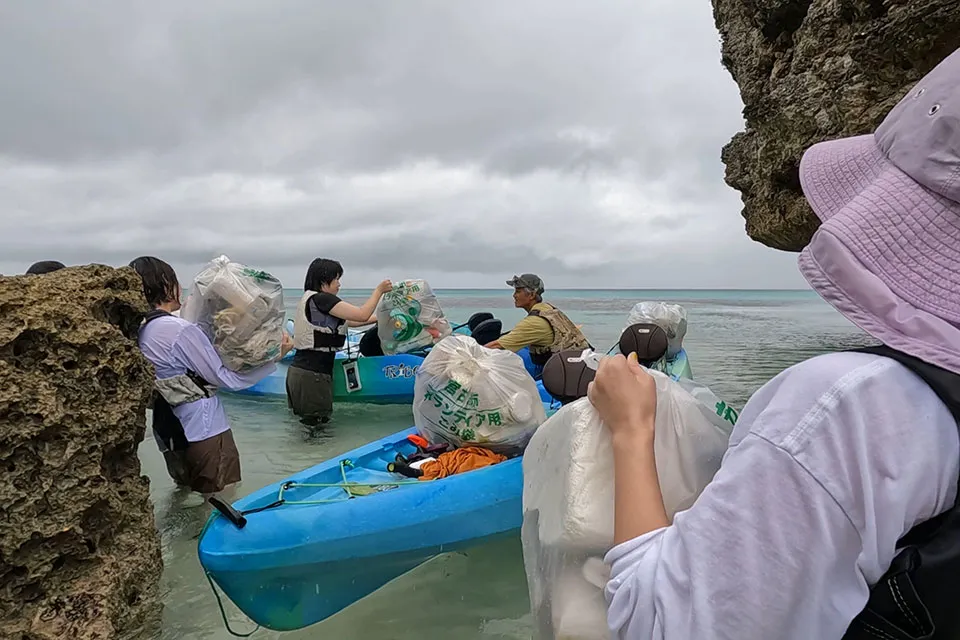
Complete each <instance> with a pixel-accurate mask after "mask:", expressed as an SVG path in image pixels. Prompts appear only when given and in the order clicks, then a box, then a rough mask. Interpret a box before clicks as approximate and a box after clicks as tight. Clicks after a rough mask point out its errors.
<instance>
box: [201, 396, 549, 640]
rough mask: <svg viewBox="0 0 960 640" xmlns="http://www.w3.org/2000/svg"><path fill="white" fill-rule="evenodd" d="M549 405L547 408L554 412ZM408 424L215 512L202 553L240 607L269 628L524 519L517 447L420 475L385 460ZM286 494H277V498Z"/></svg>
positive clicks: (294, 621)
mask: <svg viewBox="0 0 960 640" xmlns="http://www.w3.org/2000/svg"><path fill="white" fill-rule="evenodd" d="M553 411H555V409H552V410H551V411H550V413H552V412H553ZM414 433H416V429H415V428H410V429H406V430H404V431H401V432H399V433H395V434H392V435H389V436H387V437H385V438H381V439H380V440H377V441H375V442H371V443H370V444H367V445H364V446H362V447H360V448H358V449H355V450H353V451H350V452H348V453H345V454H343V455H341V456H338V457H336V458H333V459H331V460H327V461H325V462H322V463H320V464H318V465H316V466H314V467H311V468H310V469H307V470H305V471H302V472H300V473H298V474H296V475H294V476H291V477H290V478H288V479H286V480H283V481H281V482H278V483H275V484H273V485H270V486H268V487H265V488H263V489H261V490H260V491H257V492H256V493H254V494H251V495H250V496H247V497H246V498H243V499H242V500H239V501H237V502H236V503H235V504H234V505H233V506H234V508H235V509H236V510H238V511H240V512H247V511H254V510H259V511H255V512H253V513H247V514H246V515H245V516H244V517H245V519H246V523H245V525H244V526H243V528H240V527H238V526H236V525H235V524H234V523H232V522H231V521H230V520H229V519H228V518H226V517H224V516H223V515H221V514H220V513H219V512H216V511H215V512H214V515H212V516H211V518H210V520H209V521H208V522H207V526H206V527H205V529H204V531H203V533H202V534H201V535H200V541H199V544H198V554H199V557H200V564H201V565H203V568H204V570H205V571H206V572H207V574H208V575H209V576H210V578H211V579H212V580H213V581H214V582H215V583H216V584H217V585H219V587H220V588H221V589H222V590H223V591H224V593H226V594H227V596H228V597H229V598H230V600H232V601H233V603H234V604H236V605H237V607H239V608H240V609H241V610H242V611H243V612H244V613H245V614H246V615H247V616H249V617H250V618H251V619H252V620H253V621H255V622H256V623H258V624H260V625H261V626H264V627H267V628H268V629H273V630H275V631H290V630H293V629H301V628H303V627H306V626H309V625H311V624H314V623H317V622H320V621H321V620H324V619H326V618H328V617H330V616H332V615H333V614H335V613H337V612H338V611H340V610H341V609H343V608H345V607H347V606H349V605H350V604H352V603H354V602H356V601H357V600H359V599H360V598H363V597H364V596H366V595H368V594H370V593H372V592H373V591H375V590H377V589H378V588H380V587H381V586H383V585H384V584H386V583H387V582H389V581H390V580H393V579H394V578H396V577H398V576H400V575H402V574H404V573H406V572H407V571H409V570H411V569H413V568H414V567H416V566H418V565H420V564H422V563H423V562H426V561H427V560H429V559H430V558H432V557H434V556H436V555H439V554H441V553H444V552H447V551H456V550H459V549H464V548H467V547H471V546H474V545H477V544H481V543H484V542H486V541H489V540H492V539H495V538H497V537H500V536H507V535H513V534H515V533H516V531H517V530H518V529H519V527H520V523H521V520H522V505H521V499H522V495H523V474H522V467H521V463H522V458H521V457H517V458H512V459H510V460H506V461H504V462H500V463H498V464H495V465H492V466H489V467H485V468H482V469H476V470H473V471H468V472H465V473H460V474H457V475H453V476H450V477H447V478H443V479H439V480H430V481H420V480H412V479H408V478H405V477H403V476H401V475H399V474H396V473H390V472H388V471H387V465H388V464H389V463H391V462H393V461H394V460H395V458H396V455H397V454H398V453H401V454H404V455H405V456H409V455H411V454H413V453H414V452H415V451H416V447H415V446H414V445H413V444H412V443H410V441H409V440H407V436H408V435H410V434H414ZM281 498H282V500H283V502H282V503H279V504H278V502H279V501H280V499H281Z"/></svg>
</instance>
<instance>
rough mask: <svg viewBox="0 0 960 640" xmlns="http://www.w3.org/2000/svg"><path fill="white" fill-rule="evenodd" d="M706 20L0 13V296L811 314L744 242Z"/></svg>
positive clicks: (758, 249) (612, 9) (105, 0)
mask: <svg viewBox="0 0 960 640" xmlns="http://www.w3.org/2000/svg"><path fill="white" fill-rule="evenodd" d="M741 106H742V105H741V103H740V98H739V95H738V92H737V87H736V85H735V84H734V83H733V81H732V79H731V78H730V76H729V74H728V73H727V72H726V71H725V70H723V68H722V67H721V66H720V48H719V37H718V35H717V32H716V29H715V27H714V25H713V18H712V14H711V6H710V2H709V0H643V1H642V2H637V1H636V0H604V1H603V2H599V3H586V2H573V1H571V0H511V1H510V2H507V1H506V0H503V1H500V0H495V1H494V2H472V1H467V0H458V1H456V2H451V1H449V0H435V1H434V2H426V1H419V0H402V1H397V0H383V1H376V0H362V1H358V2H349V1H343V0H337V1H333V0H304V1H302V2H293V1H289V2H288V1H283V0H270V1H269V2H266V1H263V0H256V1H254V0H204V1H203V2H189V3H187V2H179V1H163V2H158V1H156V0H148V1H147V0H144V1H141V0H101V1H99V2H95V3H85V2H58V3H56V4H55V5H53V4H52V3H48V2H46V1H41V0H31V1H29V2H5V3H3V4H2V5H0V272H2V273H5V274H10V273H22V272H23V271H24V270H25V269H26V267H27V266H28V265H29V264H30V263H31V262H33V261H35V260H40V259H59V260H61V261H63V262H66V263H68V264H86V263H89V262H101V263H106V264H114V265H120V264H126V263H127V262H129V261H130V259H132V258H134V257H136V256H138V255H142V254H152V255H157V256H159V257H161V258H164V259H166V260H168V261H169V262H171V263H172V264H173V265H174V266H175V267H176V268H177V270H178V272H179V275H180V278H181V280H183V281H185V282H188V281H189V280H190V278H191V277H192V275H193V273H195V271H196V270H197V268H198V267H199V266H200V265H201V264H202V263H203V262H205V261H207V260H209V259H210V258H212V257H214V256H216V255H218V254H220V253H226V254H227V255H229V256H230V257H231V258H233V259H235V260H238V261H242V262H246V263H248V264H251V265H253V266H257V267H260V268H265V269H267V270H271V271H272V272H273V273H275V274H276V275H277V276H279V277H280V278H281V279H282V280H283V281H284V284H285V285H286V286H291V287H297V286H301V285H302V283H303V273H304V271H305V269H306V265H307V264H308V263H309V262H310V260H312V259H313V258H314V257H317V256H325V257H332V258H336V259H339V260H340V261H341V262H342V263H343V265H344V267H345V269H346V275H345V277H344V281H343V283H344V286H347V287H351V286H352V287H364V286H370V285H373V284H375V283H376V282H378V281H379V280H380V279H382V278H385V277H388V278H392V279H401V278H415V277H425V278H428V279H429V280H430V281H431V284H433V285H434V286H439V287H451V286H453V287H456V286H462V287H474V286H480V287H483V286H503V282H504V280H505V279H506V278H507V277H509V276H511V275H513V274H514V273H519V272H524V271H533V272H536V273H539V274H540V275H541V276H542V277H543V278H544V280H545V281H546V283H547V286H548V288H549V287H581V286H586V287H598V288H600V287H653V288H675V287H702V288H712V287H730V288H739V287H743V288H754V287H774V288H776V287H787V288H795V287H803V286H805V285H804V283H803V280H802V279H801V278H800V276H799V275H798V274H797V270H796V255H795V254H787V253H781V252H778V251H775V250H773V249H768V248H766V247H763V246H761V245H759V244H757V243H754V242H752V241H750V240H749V239H748V238H747V237H746V234H745V233H744V230H743V219H742V218H741V216H740V208H741V207H740V198H739V194H738V193H737V192H736V191H734V190H733V189H731V188H729V187H727V186H726V185H725V184H724V182H723V165H722V163H721V162H720V149H721V147H722V146H723V145H724V144H725V143H726V142H727V141H728V140H729V138H730V137H731V136H732V135H733V134H734V133H736V132H737V131H738V130H739V129H741V128H742V120H741V115H740V110H741Z"/></svg>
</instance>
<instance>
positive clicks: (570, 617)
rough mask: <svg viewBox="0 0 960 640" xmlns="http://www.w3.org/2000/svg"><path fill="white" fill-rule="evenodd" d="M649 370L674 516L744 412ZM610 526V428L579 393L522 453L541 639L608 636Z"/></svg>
mask: <svg viewBox="0 0 960 640" xmlns="http://www.w3.org/2000/svg"><path fill="white" fill-rule="evenodd" d="M649 373H650V375H651V376H653V377H654V380H655V382H656V386H657V415H656V421H655V426H654V455H655V457H656V461H657V476H658V478H659V480H660V489H661V492H662V494H663V502H664V507H665V508H666V513H667V517H668V518H669V519H670V521H672V520H673V517H674V515H675V514H676V513H678V512H680V511H683V510H685V509H688V508H689V507H690V506H691V505H693V503H694V501H695V500H696V499H697V497H698V496H699V495H700V493H701V492H702V491H703V489H704V488H705V487H706V485H707V483H709V482H710V480H712V479H713V476H714V474H715V473H716V472H717V470H718V469H719V468H720V461H721V459H722V458H723V454H724V452H725V451H726V449H727V444H728V442H729V439H730V433H731V431H732V430H733V425H734V423H735V422H736V419H737V413H736V411H735V410H734V409H733V408H732V407H730V406H729V405H727V404H726V403H725V402H723V401H721V400H720V399H719V398H717V397H716V396H715V395H714V394H713V392H711V391H710V389H708V388H707V387H706V386H704V385H702V384H700V383H698V382H695V381H693V380H689V379H686V378H681V379H680V380H679V381H675V380H673V379H672V378H670V377H669V376H667V375H665V374H663V373H660V372H659V371H649ZM613 525H614V467H613V444H612V440H611V435H610V431H609V430H608V429H607V428H606V427H605V426H604V425H603V423H602V422H601V421H600V417H599V415H598V414H597V411H596V409H595V408H594V407H593V405H592V404H591V403H590V400H589V399H588V398H581V399H580V400H577V401H576V402H573V403H571V404H568V405H566V406H564V407H563V408H561V409H560V410H559V411H558V412H557V413H556V414H555V415H553V416H552V417H551V418H550V419H549V420H547V421H546V422H545V423H544V424H543V425H541V427H540V428H539V429H538V430H537V432H536V433H535V434H534V436H533V438H532V439H531V440H530V443H529V444H528V446H527V449H526V451H525V453H524V457H523V526H522V528H521V542H522V545H523V560H524V566H525V569H526V572H527V584H528V588H529V591H530V603H531V609H532V611H533V613H534V617H535V618H536V625H535V626H536V629H537V633H538V634H539V635H538V637H541V638H570V639H577V640H593V639H594V638H596V639H598V640H599V639H601V638H603V639H606V638H608V631H607V628H606V624H605V620H606V606H605V602H604V599H603V587H604V586H605V584H606V580H607V578H608V577H609V576H608V572H607V569H606V567H605V565H604V564H603V562H602V560H603V556H604V555H605V554H606V552H607V551H609V550H610V548H611V547H612V546H613ZM601 620H602V621H604V624H599V622H598V621H601Z"/></svg>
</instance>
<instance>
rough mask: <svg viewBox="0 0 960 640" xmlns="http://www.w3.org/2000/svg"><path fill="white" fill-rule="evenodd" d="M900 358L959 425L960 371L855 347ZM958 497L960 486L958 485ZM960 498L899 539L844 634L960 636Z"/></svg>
mask: <svg viewBox="0 0 960 640" xmlns="http://www.w3.org/2000/svg"><path fill="white" fill-rule="evenodd" d="M854 351H860V352H864V353H872V354H876V355H879V356H884V357H887V358H891V359H893V360H896V361H897V362H899V363H900V364H902V365H903V366H905V367H906V368H908V369H910V370H911V371H913V372H914V373H915V374H917V375H918V376H920V378H922V379H923V381H924V382H926V383H927V384H928V385H929V386H930V388H931V389H933V391H934V392H935V393H936V394H937V396H938V397H939V398H940V400H942V401H943V403H944V404H945V405H947V408H948V409H949V410H950V413H951V414H953V417H954V418H955V419H956V420H957V423H958V427H960V375H957V374H955V373H951V372H950V371H947V370H945V369H941V368H940V367H937V366H934V365H932V364H928V363H926V362H923V361H922V360H919V359H917V358H914V357H913V356H909V355H907V354H905V353H901V352H900V351H896V350H895V349H891V348H890V347H886V346H879V347H867V348H863V349H854ZM958 498H960V491H958ZM958 507H960V500H958V501H955V502H954V504H953V506H952V507H950V508H949V509H947V510H946V511H944V512H943V513H941V514H940V515H938V516H936V517H934V518H931V519H930V520H926V521H924V522H921V523H920V524H918V525H917V526H915V527H914V528H913V529H911V530H910V531H908V532H907V534H906V535H904V536H903V537H902V538H901V539H900V540H899V541H898V542H897V547H898V548H900V552H899V553H897V555H896V557H894V559H893V562H892V563H891V564H890V568H889V569H888V570H887V572H886V573H884V574H883V576H882V577H881V578H880V580H879V581H878V582H877V584H875V585H874V586H873V588H872V589H870V597H869V599H868V600H867V605H866V607H865V608H864V609H863V611H861V612H860V613H859V614H858V615H857V617H856V618H854V619H853V622H851V623H850V626H849V627H848V629H847V632H846V633H845V634H844V636H843V638H844V640H868V639H869V640H877V639H878V638H882V639H883V640H946V639H947V638H950V639H953V638H960V607H958V606H957V602H956V596H955V595H954V594H955V593H956V590H957V587H958V586H960V508H958Z"/></svg>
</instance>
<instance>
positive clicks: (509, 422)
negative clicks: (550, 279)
mask: <svg viewBox="0 0 960 640" xmlns="http://www.w3.org/2000/svg"><path fill="white" fill-rule="evenodd" d="M413 418H414V423H415V424H416V426H417V430H418V431H419V432H420V435H422V436H423V437H424V438H426V439H427V440H428V441H429V442H430V443H431V444H439V443H443V442H446V443H449V444H450V445H452V446H454V447H464V446H478V447H486V448H487V449H490V450H492V451H495V452H497V453H503V454H506V455H509V454H511V453H516V452H519V451H522V450H523V448H524V447H525V446H526V444H527V442H528V441H529V440H530V436H531V435H533V432H534V431H536V429H537V427H539V426H540V425H541V424H543V421H544V420H546V418H547V415H546V412H545V411H544V408H543V403H542V402H541V400H540V393H539V392H538V390H537V383H536V382H534V380H533V378H531V377H530V374H528V373H527V370H526V368H524V366H523V360H521V358H520V356H518V355H517V354H515V353H512V352H510V351H505V350H501V349H487V348H486V347H483V346H481V345H479V344H477V341H476V340H474V339H473V338H471V337H470V336H465V335H460V334H455V335H451V336H449V337H447V338H444V339H443V340H441V341H440V342H439V343H438V344H437V345H436V346H435V347H433V349H432V350H431V351H430V353H429V354H427V357H426V358H424V360H423V363H422V364H421V365H420V369H419V370H418V371H417V378H416V382H415V384H414V396H413Z"/></svg>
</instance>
